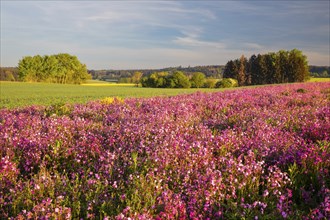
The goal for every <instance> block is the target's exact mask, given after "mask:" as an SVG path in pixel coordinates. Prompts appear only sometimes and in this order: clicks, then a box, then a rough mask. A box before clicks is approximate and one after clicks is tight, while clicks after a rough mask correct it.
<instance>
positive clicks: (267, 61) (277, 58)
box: [223, 49, 309, 86]
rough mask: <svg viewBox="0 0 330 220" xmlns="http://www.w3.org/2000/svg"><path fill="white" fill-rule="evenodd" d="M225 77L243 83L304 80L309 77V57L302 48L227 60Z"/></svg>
mask: <svg viewBox="0 0 330 220" xmlns="http://www.w3.org/2000/svg"><path fill="white" fill-rule="evenodd" d="M223 77H224V78H233V79H236V80H238V83H239V85H240V86H242V85H261V84H273V83H290V82H304V81H306V80H308V79H309V67H308V62H307V57H306V56H305V55H303V53H302V52H301V51H300V50H297V49H293V50H291V51H284V50H280V51H278V52H277V53H273V52H272V53H268V54H263V55H261V54H258V55H257V56H256V55H252V56H251V57H250V59H249V60H247V59H246V58H245V57H244V56H242V57H241V58H240V59H236V60H234V61H233V60H230V61H228V62H227V64H226V66H225V70H224V74H223Z"/></svg>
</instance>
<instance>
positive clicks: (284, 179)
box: [0, 83, 330, 219]
mask: <svg viewBox="0 0 330 220" xmlns="http://www.w3.org/2000/svg"><path fill="white" fill-rule="evenodd" d="M0 154H1V157H0V159H1V160H0V216H1V219H329V218H330V83H305V84H304V83H301V84H287V85H276V86H266V87H259V88H251V89H237V90H231V91H225V92H218V93H202V92H197V93H194V94H188V95H178V96H173V97H154V98H129V99H125V100H121V99H119V98H105V99H102V100H99V101H93V102H90V103H88V104H66V105H53V106H48V107H41V106H31V107H24V108H17V109H1V110H0Z"/></svg>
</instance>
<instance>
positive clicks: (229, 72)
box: [223, 60, 239, 79]
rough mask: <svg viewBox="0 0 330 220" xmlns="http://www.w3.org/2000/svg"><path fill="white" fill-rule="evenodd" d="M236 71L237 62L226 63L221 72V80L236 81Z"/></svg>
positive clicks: (237, 68)
mask: <svg viewBox="0 0 330 220" xmlns="http://www.w3.org/2000/svg"><path fill="white" fill-rule="evenodd" d="M238 70H239V65H238V60H235V61H232V60H230V61H228V62H227V64H226V66H225V70H224V72H223V78H233V79H237V75H238Z"/></svg>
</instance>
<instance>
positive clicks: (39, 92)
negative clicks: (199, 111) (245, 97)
mask: <svg viewBox="0 0 330 220" xmlns="http://www.w3.org/2000/svg"><path fill="white" fill-rule="evenodd" d="M196 91H208V92H209V91H220V89H155V88H142V87H135V86H134V85H133V84H114V83H97V82H88V83H87V84H83V85H61V84H48V83H23V82H4V81H1V82H0V108H15V107H24V106H30V105H43V106H48V105H53V104H64V103H86V102H88V101H92V100H97V99H102V98H105V97H114V96H116V97H121V98H128V97H153V96H173V95H178V94H187V93H193V92H196Z"/></svg>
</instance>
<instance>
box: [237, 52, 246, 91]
mask: <svg viewBox="0 0 330 220" xmlns="http://www.w3.org/2000/svg"><path fill="white" fill-rule="evenodd" d="M245 63H246V58H245V57H244V55H242V56H241V58H240V60H239V70H238V76H237V81H238V85H239V86H244V85H245V81H246V76H245V75H246V73H245Z"/></svg>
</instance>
